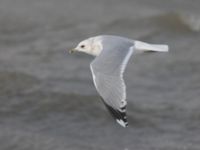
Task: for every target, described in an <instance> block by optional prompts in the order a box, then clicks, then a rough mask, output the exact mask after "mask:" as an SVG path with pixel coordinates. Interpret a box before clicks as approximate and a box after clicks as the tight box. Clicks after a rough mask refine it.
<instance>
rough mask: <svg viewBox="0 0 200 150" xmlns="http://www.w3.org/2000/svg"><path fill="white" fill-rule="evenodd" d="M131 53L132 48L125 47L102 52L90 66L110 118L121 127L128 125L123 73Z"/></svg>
mask: <svg viewBox="0 0 200 150" xmlns="http://www.w3.org/2000/svg"><path fill="white" fill-rule="evenodd" d="M132 52H133V47H130V46H126V45H125V46H121V47H118V48H115V49H109V50H108V49H107V50H102V52H101V54H100V55H99V56H98V57H96V59H95V60H94V61H93V62H92V63H91V64H90V68H91V71H92V75H93V80H94V84H95V87H96V89H97V91H98V93H99V94H100V96H101V98H102V100H103V102H104V104H105V105H106V107H107V108H108V110H109V111H110V113H111V114H112V116H113V117H114V118H115V119H116V121H117V122H118V123H119V124H120V125H122V126H123V127H126V126H127V125H128V122H127V117H126V86H125V83H124V80H123V72H124V70H125V67H126V65H127V62H128V60H129V58H130V56H131V55H132Z"/></svg>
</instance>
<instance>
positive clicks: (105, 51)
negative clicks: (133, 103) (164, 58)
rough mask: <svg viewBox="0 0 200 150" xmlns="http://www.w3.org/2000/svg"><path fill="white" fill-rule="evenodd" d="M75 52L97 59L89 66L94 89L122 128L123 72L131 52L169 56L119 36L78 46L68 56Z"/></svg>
mask: <svg viewBox="0 0 200 150" xmlns="http://www.w3.org/2000/svg"><path fill="white" fill-rule="evenodd" d="M74 51H79V52H85V53H87V54H90V55H93V56H95V57H96V58H95V59H94V60H93V61H92V62H91V64H90V69H91V72H92V77H93V81H94V85H95V87H96V89H97V91H98V93H99V95H100V97H101V99H102V100H103V102H104V104H105V106H106V107H107V109H108V110H109V112H110V113H111V115H112V116H113V117H114V119H115V120H116V121H117V122H118V123H119V124H120V125H121V126H123V127H127V126H128V121H127V116H126V105H127V102H126V85H125V83H124V79H123V72H124V70H125V68H126V65H127V63H128V60H129V58H130V57H131V55H132V54H133V52H134V54H135V53H141V52H149V51H151V52H168V46H167V45H158V44H148V43H145V42H141V41H134V40H131V39H128V38H124V37H120V36H112V35H100V36H95V37H91V38H88V39H86V40H84V41H82V42H80V43H79V44H78V46H77V47H76V48H75V49H72V50H70V53H72V52H74Z"/></svg>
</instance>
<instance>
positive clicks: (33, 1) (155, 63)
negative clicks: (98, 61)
mask: <svg viewBox="0 0 200 150" xmlns="http://www.w3.org/2000/svg"><path fill="white" fill-rule="evenodd" d="M199 14H200V1H198V0H190V1H187V0H171V1H164V0H162V1H161V0H134V1H131V0H123V1H120V0H115V1H114V0H101V1H97V0H85V1H83V0H1V1H0V149H1V150H199V149H200V109H199V107H200V34H199V31H200V15H199ZM99 34H113V35H120V36H125V37H129V38H132V39H139V40H143V41H146V42H150V43H163V44H169V46H170V52H169V53H164V54H163V53H162V54H160V53H156V54H149V55H142V56H138V57H134V56H133V57H132V59H131V60H130V62H129V64H128V67H127V69H126V72H125V76H124V77H125V81H126V84H127V101H128V108H127V113H128V120H129V127H128V128H126V129H124V128H122V127H120V126H119V125H118V124H117V123H115V122H114V121H113V119H112V118H111V116H110V114H109V113H108V111H107V110H106V109H105V107H104V105H103V104H102V102H101V100H100V99H99V96H98V94H97V92H96V90H95V88H94V85H93V82H92V75H91V73H90V69H89V63H90V62H91V60H92V59H93V57H92V56H88V55H86V54H80V53H79V54H74V55H69V54H68V53H67V49H70V48H72V47H74V46H76V44H77V43H78V42H79V41H81V40H83V39H85V38H87V37H91V36H95V35H99Z"/></svg>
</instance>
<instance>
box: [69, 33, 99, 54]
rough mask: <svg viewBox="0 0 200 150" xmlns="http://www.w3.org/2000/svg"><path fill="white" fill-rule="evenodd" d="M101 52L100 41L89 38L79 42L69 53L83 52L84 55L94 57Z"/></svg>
mask: <svg viewBox="0 0 200 150" xmlns="http://www.w3.org/2000/svg"><path fill="white" fill-rule="evenodd" d="M101 50H102V44H101V40H99V39H97V38H95V37H93V38H89V39H86V40H84V41H82V42H80V43H79V44H78V45H77V46H76V48H74V49H72V50H70V51H69V52H70V53H72V52H75V51H79V52H84V53H87V54H91V55H94V56H98V55H99V54H100V52H101Z"/></svg>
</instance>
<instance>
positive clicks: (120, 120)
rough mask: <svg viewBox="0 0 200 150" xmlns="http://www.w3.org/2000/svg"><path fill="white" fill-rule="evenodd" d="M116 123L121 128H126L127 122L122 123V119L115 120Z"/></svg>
mask: <svg viewBox="0 0 200 150" xmlns="http://www.w3.org/2000/svg"><path fill="white" fill-rule="evenodd" d="M116 121H117V123H119V124H120V125H121V126H122V127H124V128H126V127H128V122H124V121H123V120H122V119H116Z"/></svg>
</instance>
